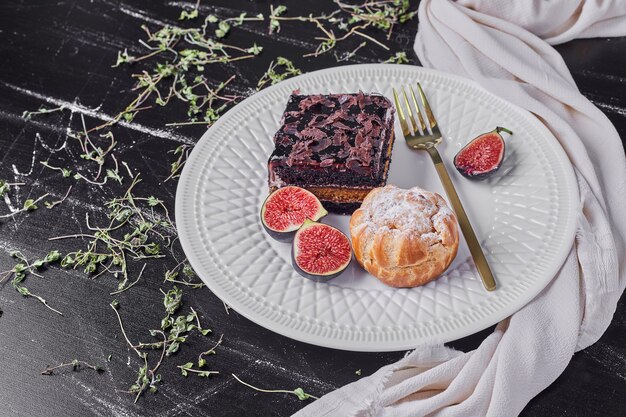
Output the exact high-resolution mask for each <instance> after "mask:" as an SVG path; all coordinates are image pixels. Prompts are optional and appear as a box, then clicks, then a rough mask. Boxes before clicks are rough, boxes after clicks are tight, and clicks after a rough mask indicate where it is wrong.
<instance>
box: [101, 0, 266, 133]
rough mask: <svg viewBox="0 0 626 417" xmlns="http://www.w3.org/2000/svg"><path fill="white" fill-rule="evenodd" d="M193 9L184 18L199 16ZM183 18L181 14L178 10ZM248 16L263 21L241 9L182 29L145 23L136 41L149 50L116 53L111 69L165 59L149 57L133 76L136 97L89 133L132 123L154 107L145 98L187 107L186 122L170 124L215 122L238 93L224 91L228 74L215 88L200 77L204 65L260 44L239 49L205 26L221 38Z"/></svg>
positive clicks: (251, 52)
mask: <svg viewBox="0 0 626 417" xmlns="http://www.w3.org/2000/svg"><path fill="white" fill-rule="evenodd" d="M197 10H198V9H197V8H195V9H193V10H192V11H191V12H186V13H185V11H183V13H185V15H184V18H185V19H189V18H195V17H197ZM181 17H183V14H182V13H181ZM250 20H263V16H262V15H258V16H256V17H247V16H246V15H245V13H244V14H241V15H240V16H239V17H234V18H228V19H222V20H220V19H219V18H217V17H216V16H214V15H209V16H207V17H206V18H205V19H204V22H203V24H202V25H201V26H200V27H194V28H180V27H175V26H170V25H165V26H163V27H161V28H159V29H158V30H157V31H155V32H153V31H151V30H150V29H149V28H148V27H147V26H145V25H144V26H142V29H143V30H144V32H145V33H146V36H147V38H146V39H145V40H141V41H140V43H141V45H142V46H144V47H145V48H146V49H147V51H148V52H147V53H146V54H144V55H141V56H132V55H130V54H129V53H128V51H127V50H124V51H123V52H119V53H118V58H117V62H116V63H115V65H114V67H116V66H119V65H122V64H132V63H137V62H140V61H146V60H153V58H155V57H159V56H165V57H166V60H162V61H157V60H153V65H152V66H151V68H148V69H144V70H142V71H141V72H138V73H135V74H133V77H134V78H135V79H136V86H135V87H134V89H133V90H134V91H136V92H138V94H137V97H135V99H133V100H132V101H131V102H130V103H129V104H128V105H127V106H126V108H125V109H124V110H122V111H121V112H120V113H118V114H117V115H116V116H115V117H113V118H112V120H110V121H107V122H106V123H104V124H101V125H99V126H96V127H94V128H92V129H90V131H95V130H101V129H104V128H107V127H110V126H112V125H114V124H116V123H118V122H119V121H120V120H125V121H127V122H131V121H132V120H133V119H134V118H135V116H136V115H137V113H138V112H139V111H141V110H145V109H148V108H151V107H152V104H149V105H146V104H147V103H148V100H149V99H152V100H153V102H154V104H156V105H159V106H165V105H167V104H168V103H169V102H170V100H173V99H175V100H178V101H180V102H183V103H185V104H186V105H187V116H188V117H189V119H190V120H189V121H186V122H181V123H170V124H168V125H169V126H181V125H187V124H206V125H210V124H212V123H213V122H215V120H217V118H218V117H219V115H220V114H221V113H222V112H223V111H224V110H225V109H226V108H227V107H228V106H229V105H231V104H232V103H234V102H235V101H236V100H238V99H239V98H240V96H237V95H229V94H224V93H223V90H224V89H225V87H226V86H227V85H228V84H229V83H230V82H231V81H232V80H233V79H234V77H230V78H229V79H227V80H226V81H224V82H222V83H220V84H218V85H217V86H215V87H213V86H210V85H209V84H208V81H207V79H206V78H205V77H204V76H203V75H202V72H203V71H204V69H205V66H207V65H211V64H224V63H228V62H235V61H240V60H243V59H250V58H253V57H255V56H256V55H258V54H260V53H261V51H262V49H263V48H261V47H260V46H258V45H256V44H253V45H252V46H249V47H240V46H236V45H229V44H225V43H222V42H220V41H217V40H216V39H214V38H213V37H212V36H211V35H209V33H208V32H209V28H210V27H212V26H213V25H217V28H216V29H215V30H214V35H213V36H215V38H222V37H224V36H225V35H226V33H227V32H228V31H229V30H230V28H231V26H238V25H241V24H243V22H244V21H250Z"/></svg>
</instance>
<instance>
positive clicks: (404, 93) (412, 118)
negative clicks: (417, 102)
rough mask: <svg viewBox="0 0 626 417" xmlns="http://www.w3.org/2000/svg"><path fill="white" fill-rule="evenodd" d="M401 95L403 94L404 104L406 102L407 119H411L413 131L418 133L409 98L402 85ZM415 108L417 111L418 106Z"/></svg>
mask: <svg viewBox="0 0 626 417" xmlns="http://www.w3.org/2000/svg"><path fill="white" fill-rule="evenodd" d="M402 95H403V96H404V104H406V108H407V109H408V114H409V120H410V121H411V126H412V127H413V133H414V134H418V133H419V132H418V131H417V123H415V118H414V117H413V110H412V109H411V105H410V104H409V99H408V98H407V96H406V91H405V90H404V87H402ZM417 109H418V111H419V107H417Z"/></svg>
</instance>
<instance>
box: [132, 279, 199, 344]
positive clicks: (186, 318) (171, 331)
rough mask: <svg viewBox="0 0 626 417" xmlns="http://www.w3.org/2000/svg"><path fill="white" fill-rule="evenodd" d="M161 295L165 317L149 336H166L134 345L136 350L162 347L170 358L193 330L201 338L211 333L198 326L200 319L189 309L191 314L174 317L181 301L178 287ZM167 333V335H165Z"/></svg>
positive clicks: (180, 292)
mask: <svg viewBox="0 0 626 417" xmlns="http://www.w3.org/2000/svg"><path fill="white" fill-rule="evenodd" d="M161 292H162V293H163V305H164V306H165V312H166V315H165V317H164V318H163V319H162V320H161V329H160V330H151V331H150V334H151V335H152V336H155V334H156V332H163V333H164V334H165V335H166V336H165V338H164V340H163V341H160V342H152V343H143V342H142V343H139V344H137V345H135V347H136V348H137V349H159V348H161V347H164V348H165V349H166V351H165V355H166V356H171V355H172V354H174V353H176V352H177V351H178V349H179V348H180V345H181V343H184V342H186V341H187V338H188V337H189V335H190V333H191V332H192V331H193V330H197V331H198V332H200V334H202V335H203V336H207V335H209V334H210V333H211V330H210V329H205V328H203V327H202V325H201V324H200V317H199V316H198V313H197V312H196V311H195V310H194V309H193V308H191V313H189V314H186V315H185V314H181V315H178V316H176V317H174V314H175V313H176V311H177V310H178V308H179V307H180V303H181V299H182V295H183V293H182V291H181V290H180V289H179V288H178V287H176V286H175V287H174V288H172V289H171V290H169V291H168V292H164V291H163V290H161ZM165 332H167V333H165Z"/></svg>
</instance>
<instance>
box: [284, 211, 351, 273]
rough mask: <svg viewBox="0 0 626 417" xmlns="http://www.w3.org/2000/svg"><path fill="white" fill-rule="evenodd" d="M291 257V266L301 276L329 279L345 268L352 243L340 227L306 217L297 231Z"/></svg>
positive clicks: (348, 262) (348, 260)
mask: <svg viewBox="0 0 626 417" xmlns="http://www.w3.org/2000/svg"><path fill="white" fill-rule="evenodd" d="M291 259H292V262H293V267H294V269H295V270H296V271H298V273H299V274H300V275H302V276H303V277H305V278H309V279H312V280H314V281H328V280H330V279H332V278H335V277H336V276H338V275H339V274H341V273H342V272H343V271H344V270H345V269H346V268H347V267H348V265H349V264H350V260H351V259H352V246H351V245H350V240H349V239H348V237H347V236H346V235H344V234H343V233H342V232H340V231H339V229H336V228H334V227H332V226H329V225H327V224H323V223H317V222H314V221H311V220H309V219H307V220H306V221H305V222H304V224H303V225H302V227H301V228H300V229H299V230H298V231H297V232H296V236H295V238H294V241H293V246H292V249H291Z"/></svg>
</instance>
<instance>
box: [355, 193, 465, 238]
mask: <svg viewBox="0 0 626 417" xmlns="http://www.w3.org/2000/svg"><path fill="white" fill-rule="evenodd" d="M361 209H362V210H364V211H365V213H366V214H367V216H365V217H364V219H363V220H364V221H363V224H364V227H366V228H369V229H370V230H381V229H386V230H389V231H390V232H391V233H392V234H398V235H401V234H412V235H418V236H420V239H421V240H422V241H425V242H427V243H429V244H434V243H436V242H440V241H441V235H440V232H441V231H442V230H445V229H446V221H449V220H450V218H451V217H453V216H454V215H453V214H452V211H451V210H450V208H449V207H448V206H447V204H446V202H445V200H444V199H443V198H442V197H441V196H439V195H438V194H436V193H433V192H430V191H427V190H424V189H422V188H419V187H413V188H411V189H408V190H404V189H401V188H398V187H396V186H394V185H387V186H386V187H383V188H382V189H380V190H378V191H377V192H374V193H373V194H372V195H371V196H370V197H368V198H366V200H365V201H364V202H363V205H362V206H361Z"/></svg>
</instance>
